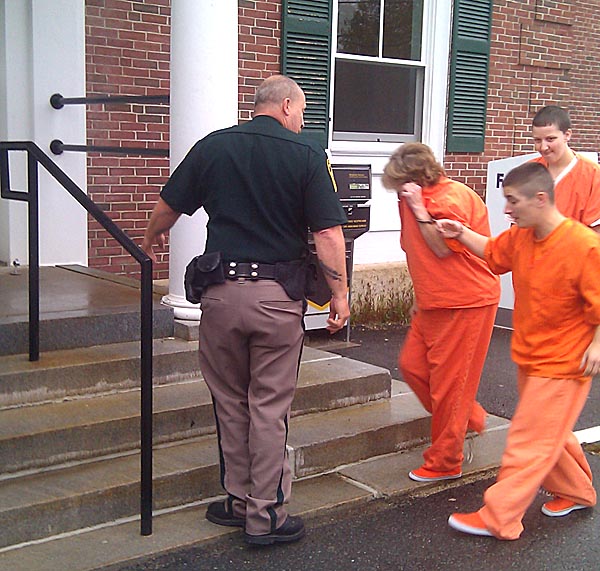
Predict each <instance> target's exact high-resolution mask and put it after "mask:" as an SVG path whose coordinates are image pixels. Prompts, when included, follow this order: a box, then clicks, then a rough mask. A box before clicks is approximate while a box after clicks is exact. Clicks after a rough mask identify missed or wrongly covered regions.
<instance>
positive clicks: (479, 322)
mask: <svg viewBox="0 0 600 571" xmlns="http://www.w3.org/2000/svg"><path fill="white" fill-rule="evenodd" d="M422 195H423V203H424V205H425V208H426V209H427V211H428V212H429V214H430V215H431V216H432V217H434V218H454V219H455V220H460V221H461V222H462V223H463V224H465V225H466V226H469V227H470V228H472V229H473V230H474V231H476V232H479V233H481V234H485V235H486V236H489V235H490V228H489V222H488V216H487V209H486V206H485V204H484V203H483V201H482V200H481V198H480V197H479V196H478V195H477V194H476V193H475V192H474V191H473V190H471V189H470V188H469V187H467V186H465V185H464V184H461V183H459V182H456V181H453V180H451V179H449V178H447V177H442V178H440V180H439V181H438V183H437V184H435V185H434V186H430V187H424V188H423V189H422ZM398 205H399V210H400V218H401V222H402V228H401V234H400V240H401V246H402V249H403V250H404V251H405V252H406V260H407V264H408V269H409V272H410V275H411V278H412V282H413V286H414V290H415V298H416V303H417V307H418V310H417V312H416V313H415V315H414V316H413V320H412V323H411V328H410V330H409V332H408V334H407V337H406V341H405V343H404V346H403V348H402V351H401V353H400V356H399V367H400V371H401V373H402V377H403V379H404V380H405V381H406V382H407V383H408V384H409V385H410V387H411V389H412V390H413V391H414V392H415V394H416V395H417V397H418V398H419V400H420V401H421V403H422V404H423V406H424V407H425V409H426V410H427V411H429V412H430V413H431V415H432V423H431V446H430V447H429V448H428V449H427V450H426V451H425V453H424V455H423V456H424V459H425V463H424V465H423V467H424V468H425V469H427V470H431V471H434V472H451V471H460V469H461V465H462V462H463V459H464V457H463V446H464V439H465V434H466V432H467V428H471V429H473V430H476V431H478V432H481V431H482V430H483V429H484V426H485V415H486V413H485V410H484V409H483V408H482V407H481V405H480V404H479V403H477V402H476V401H475V397H476V395H477V389H478V387H479V380H480V377H481V371H482V369H483V365H484V362H485V357H486V354H487V349H488V345H489V342H490V338H491V334H492V329H493V325H494V318H495V315H496V308H497V305H498V301H499V297H500V285H499V279H498V277H497V276H495V275H494V274H493V273H492V272H491V271H490V270H489V268H488V266H487V264H486V263H485V262H484V261H483V260H481V259H479V258H478V257H477V256H475V255H474V254H472V253H471V252H469V251H468V250H467V249H465V248H463V247H462V246H461V245H460V244H459V243H458V242H456V241H455V240H447V241H446V242H447V245H448V246H449V247H450V248H451V249H452V250H453V253H452V254H450V255H449V256H447V257H446V258H438V257H437V256H436V255H435V254H434V253H433V252H432V251H431V249H430V248H429V246H428V245H427V243H426V242H425V239H424V238H423V236H422V234H421V231H420V229H419V224H418V222H416V220H415V217H414V215H413V214H412V212H411V210H410V208H409V206H408V205H407V204H405V202H404V201H403V200H400V201H399V203H398Z"/></svg>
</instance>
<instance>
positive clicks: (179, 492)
mask: <svg viewBox="0 0 600 571" xmlns="http://www.w3.org/2000/svg"><path fill="white" fill-rule="evenodd" d="M418 409H420V407H419V406H418V405H417V403H416V398H415V397H414V395H412V394H411V393H406V394H401V395H398V396H395V397H393V398H392V399H390V401H389V402H383V403H382V402H373V403H368V404H364V405H360V406H354V407H348V408H344V409H337V410H333V411H326V412H320V413H313V414H312V415H309V416H305V415H302V416H297V417H294V418H293V419H292V420H291V422H290V434H289V439H288V444H289V447H290V461H291V467H292V470H293V473H294V474H295V476H296V477H299V476H300V475H307V474H318V473H322V472H324V471H327V470H330V469H334V468H336V467H337V466H339V465H347V464H351V463H354V462H357V461H360V460H363V459H365V458H368V457H371V456H374V455H380V454H389V453H393V452H396V451H398V450H399V449H403V448H406V447H408V446H410V445H411V444H412V445H415V444H417V443H422V442H424V441H425V440H426V438H427V435H428V433H429V418H428V416H427V415H426V413H425V412H424V411H423V410H422V409H420V410H418ZM404 425H406V426H404ZM319 426H320V427H321V428H319ZM220 493H222V489H221V486H220V478H219V463H218V451H217V443H216V437H215V436H214V435H208V436H203V437H200V438H196V439H189V440H186V441H183V442H179V443H174V444H170V445H162V446H158V447H156V449H155V453H154V507H155V509H164V508H169V507H172V506H179V505H184V504H187V503H190V502H197V501H201V500H203V499H205V498H208V497H212V496H215V495H218V494H220ZM138 510H139V454H138V453H137V452H135V453H130V454H128V455H124V456H118V457H113V458H105V459H102V460H98V461H92V462H88V463H81V464H78V465H75V466H60V467H57V469H55V470H47V471H44V472H42V473H36V474H31V475H27V476H20V477H18V478H10V477H5V478H4V481H3V482H2V485H1V486H0V529H1V530H2V532H1V533H0V547H4V546H7V545H12V544H17V543H21V542H24V541H31V540H35V539H40V538H43V537H47V536H51V535H56V534H59V533H63V532H68V531H72V530H76V529H80V528H84V527H88V526H93V525H97V524H101V523H104V522H107V521H113V520H116V519H119V518H123V517H129V516H134V515H135V514H137V513H138Z"/></svg>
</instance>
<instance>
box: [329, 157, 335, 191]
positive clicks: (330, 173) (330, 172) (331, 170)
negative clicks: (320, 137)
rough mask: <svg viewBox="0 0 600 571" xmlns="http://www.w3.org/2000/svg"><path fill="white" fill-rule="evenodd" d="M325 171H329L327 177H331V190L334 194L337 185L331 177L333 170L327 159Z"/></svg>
mask: <svg viewBox="0 0 600 571" xmlns="http://www.w3.org/2000/svg"><path fill="white" fill-rule="evenodd" d="M327 170H328V171H329V176H330V177H331V182H332V184H333V190H335V192H337V191H338V189H337V184H336V182H335V177H334V176H333V169H332V168H331V163H330V162H329V158H328V159H327Z"/></svg>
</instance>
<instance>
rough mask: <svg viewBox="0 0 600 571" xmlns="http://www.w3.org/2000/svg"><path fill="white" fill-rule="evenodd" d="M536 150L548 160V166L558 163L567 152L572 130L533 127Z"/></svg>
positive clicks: (549, 126)
mask: <svg viewBox="0 0 600 571" xmlns="http://www.w3.org/2000/svg"><path fill="white" fill-rule="evenodd" d="M531 132H532V135H533V144H534V145H535V150H536V151H537V152H538V153H540V155H542V157H544V159H546V162H547V163H548V165H552V164H555V163H558V162H559V161H560V160H561V159H562V158H563V157H564V154H565V153H566V152H567V149H568V143H569V140H570V139H571V129H567V130H566V131H561V130H560V129H559V128H558V127H557V126H556V125H546V126H545V127H535V126H534V127H532V131H531Z"/></svg>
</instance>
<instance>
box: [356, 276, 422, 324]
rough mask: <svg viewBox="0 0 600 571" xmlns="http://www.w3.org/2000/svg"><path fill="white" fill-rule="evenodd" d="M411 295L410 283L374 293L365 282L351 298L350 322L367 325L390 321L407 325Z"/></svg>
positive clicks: (411, 302) (389, 322)
mask: <svg viewBox="0 0 600 571" xmlns="http://www.w3.org/2000/svg"><path fill="white" fill-rule="evenodd" d="M413 296H414V292H413V288H412V284H410V285H403V287H399V288H395V287H390V288H388V289H386V290H385V291H379V292H377V293H376V292H375V291H374V288H373V287H372V286H371V284H369V283H366V284H364V285H363V288H362V291H360V292H357V293H356V294H355V295H354V296H353V298H352V310H351V312H352V322H353V323H355V324H358V325H364V326H368V327H370V326H374V325H386V324H392V323H393V324H399V325H407V324H408V323H409V322H410V308H411V307H412V305H413Z"/></svg>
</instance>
